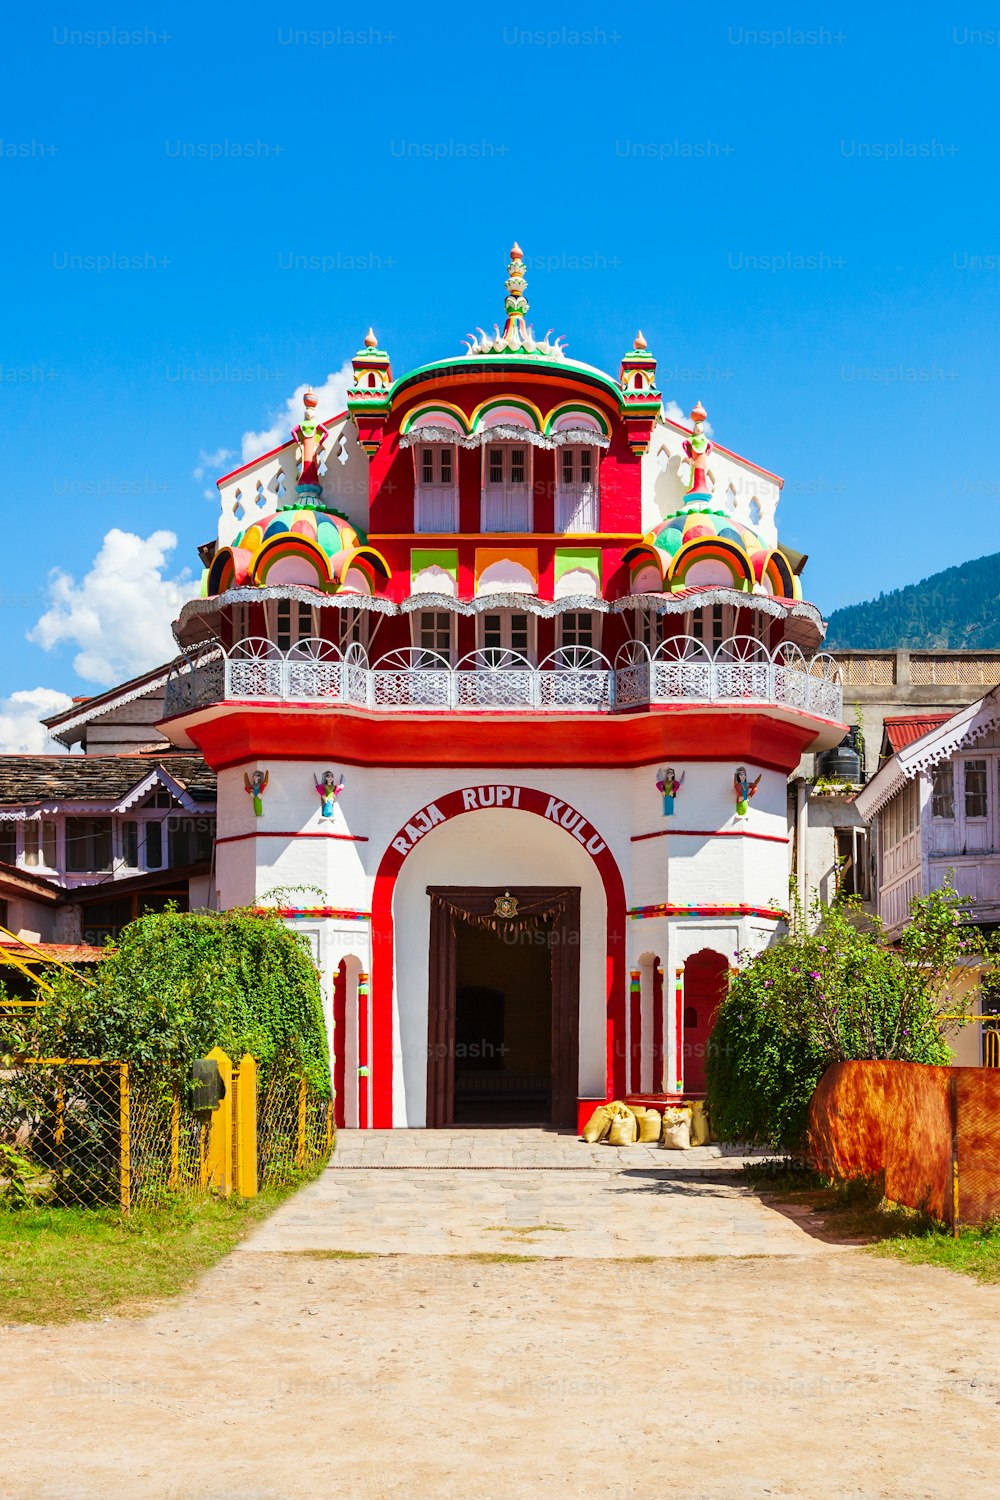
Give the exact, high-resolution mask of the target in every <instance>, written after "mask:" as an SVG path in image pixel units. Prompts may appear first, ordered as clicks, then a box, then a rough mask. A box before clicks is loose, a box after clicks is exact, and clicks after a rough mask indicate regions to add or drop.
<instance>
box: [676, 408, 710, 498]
mask: <svg viewBox="0 0 1000 1500" xmlns="http://www.w3.org/2000/svg"><path fill="white" fill-rule="evenodd" d="M707 416H708V413H707V412H706V410H705V408H704V407H703V406H702V404H701V402H700V401H698V402H696V404H695V406H694V409H693V411H692V412H691V425H692V432H691V436H690V437H689V438H685V440H684V442H683V443H682V444H681V447H682V448H683V449H684V452H685V454H686V455H687V459H688V462H689V463H690V465H691V483H690V484H689V485H688V492H687V495H685V497H684V498H685V499H688V498H689V496H691V495H710V494H711V493H712V486H711V484H710V483H709V479H708V455H709V454H710V453H711V451H712V444H711V443H710V442H709V440H708V438H707V437H706V436H705V418H706V417H707Z"/></svg>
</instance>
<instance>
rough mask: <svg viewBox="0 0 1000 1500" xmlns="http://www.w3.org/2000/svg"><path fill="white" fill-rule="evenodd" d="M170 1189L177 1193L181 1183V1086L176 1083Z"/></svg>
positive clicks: (171, 1114) (171, 1123)
mask: <svg viewBox="0 0 1000 1500" xmlns="http://www.w3.org/2000/svg"><path fill="white" fill-rule="evenodd" d="M169 1185H170V1191H171V1192H172V1193H176V1192H177V1190H178V1188H179V1187H180V1185H181V1086H180V1084H179V1083H175V1084H174V1096H173V1099H172V1100H171V1102H170V1184H169Z"/></svg>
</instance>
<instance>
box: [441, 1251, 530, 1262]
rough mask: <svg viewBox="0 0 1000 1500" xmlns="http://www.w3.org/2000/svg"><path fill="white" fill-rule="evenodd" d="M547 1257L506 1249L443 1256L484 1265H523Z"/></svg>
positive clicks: (448, 1258)
mask: <svg viewBox="0 0 1000 1500" xmlns="http://www.w3.org/2000/svg"><path fill="white" fill-rule="evenodd" d="M547 1258H548V1257H547V1256H544V1255H514V1254H513V1252H510V1251H507V1250H469V1251H468V1252H467V1253H466V1254H464V1255H449V1256H446V1257H445V1259H447V1260H475V1261H478V1262H479V1263H480V1265H484V1266H524V1265H528V1264H529V1263H530V1262H532V1261H539V1260H546V1259H547Z"/></svg>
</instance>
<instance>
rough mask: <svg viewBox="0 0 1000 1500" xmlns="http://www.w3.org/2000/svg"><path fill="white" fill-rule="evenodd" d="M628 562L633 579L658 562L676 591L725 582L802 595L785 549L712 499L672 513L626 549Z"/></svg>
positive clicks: (745, 589) (749, 589)
mask: <svg viewBox="0 0 1000 1500" xmlns="http://www.w3.org/2000/svg"><path fill="white" fill-rule="evenodd" d="M705 498H706V500H707V499H708V497H707V496H706V497H705ZM699 499H700V497H699ZM625 561H626V562H628V563H631V564H632V565H633V583H634V582H635V580H636V579H638V578H639V577H640V574H641V573H642V572H643V571H644V570H645V569H646V568H648V567H650V566H653V567H655V568H656V569H657V570H658V571H659V574H660V578H661V580H662V587H664V588H667V589H669V590H671V591H676V590H677V589H682V588H698V587H705V586H723V587H729V588H736V589H740V590H742V591H743V592H744V593H767V594H777V595H779V596H781V597H783V598H788V599H797V598H799V597H800V593H801V589H800V585H799V581H798V579H797V578H796V576H795V572H794V569H793V568H792V566H791V564H790V562H789V560H788V558H787V557H786V556H785V554H784V553H783V552H782V551H781V549H780V548H778V547H770V546H768V544H767V542H765V541H764V540H763V539H762V538H761V537H759V536H758V535H757V533H756V532H755V531H754V530H753V528H752V527H750V526H745V525H744V524H743V522H742V521H737V520H735V519H734V518H733V517H732V516H731V515H729V513H728V512H727V511H723V510H713V509H710V508H709V506H708V505H707V504H706V505H704V506H702V505H700V504H695V505H692V506H690V507H688V508H686V509H684V510H682V511H678V512H677V514H676V515H673V516H667V517H666V519H665V520H664V521H662V522H661V524H660V526H659V528H658V529H657V530H656V531H651V532H649V533H648V534H647V535H646V537H645V538H644V539H643V541H642V543H641V544H640V545H639V546H636V547H632V548H631V549H630V550H629V551H628V552H627V553H626V554H625ZM647 582H648V580H645V579H644V580H642V581H641V582H640V586H639V587H640V591H646V588H645V585H646V583H647Z"/></svg>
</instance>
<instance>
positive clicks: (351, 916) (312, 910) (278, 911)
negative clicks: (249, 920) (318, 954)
mask: <svg viewBox="0 0 1000 1500" xmlns="http://www.w3.org/2000/svg"><path fill="white" fill-rule="evenodd" d="M253 910H254V911H255V912H257V913H258V914H259V915H260V916H268V917H281V918H282V919H283V920H284V921H292V920H294V919H295V918H297V917H307V918H316V917H334V918H337V919H339V920H340V921H342V922H370V921H371V918H372V914H371V912H370V911H355V910H354V909H353V908H352V907H349V906H255V907H254V908H253Z"/></svg>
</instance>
